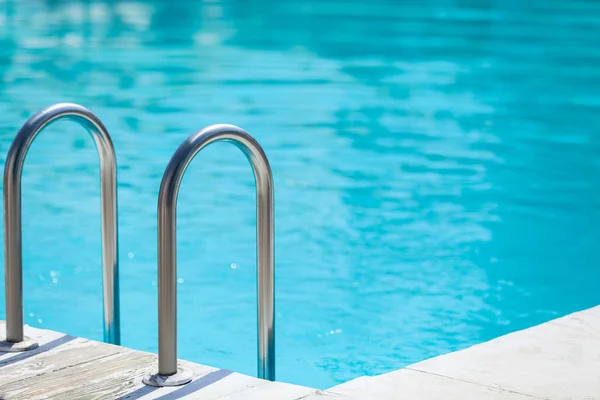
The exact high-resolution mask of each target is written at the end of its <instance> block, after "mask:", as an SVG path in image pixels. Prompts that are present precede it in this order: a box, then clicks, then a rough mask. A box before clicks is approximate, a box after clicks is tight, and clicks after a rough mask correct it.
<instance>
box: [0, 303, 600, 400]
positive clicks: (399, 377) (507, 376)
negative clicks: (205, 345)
mask: <svg viewBox="0 0 600 400" xmlns="http://www.w3.org/2000/svg"><path fill="white" fill-rule="evenodd" d="M0 332H4V323H3V322H0ZM26 334H27V335H28V336H30V337H34V338H35V339H36V340H38V341H39V343H40V347H39V348H38V349H36V350H32V351H29V352H26V353H0V399H24V398H26V399H47V398H60V399H65V400H66V399H81V398H86V399H92V398H98V399H112V398H115V399H132V400H133V399H144V400H146V399H162V400H166V399H179V398H185V399H239V400H242V399H243V400H252V399H256V400H259V399H260V400H262V399H265V400H269V399H281V400H299V399H306V400H313V399H324V400H326V399H340V400H344V399H346V400H359V399H415V400H429V399H442V398H443V399H501V400H504V399H511V400H527V399H528V400H535V399H561V400H564V399H582V400H583V399H585V400H592V399H596V400H600V306H599V307H594V308H591V309H588V310H585V311H581V312H576V313H573V314H570V315H567V316H565V317H562V318H559V319H556V320H553V321H550V322H547V323H544V324H541V325H538V326H535V327H532V328H529V329H525V330H522V331H518V332H513V333H511V334H508V335H505V336H502V337H499V338H497V339H494V340H492V341H489V342H486V343H482V344H479V345H475V346H473V347H470V348H468V349H465V350H461V351H457V352H454V353H449V354H445V355H442V356H439V357H435V358H432V359H429V360H426V361H422V362H419V363H416V364H413V365H411V366H408V367H405V368H402V369H399V370H397V371H394V372H390V373H387V374H383V375H379V376H374V377H366V376H365V377H360V378H357V379H354V380H352V381H349V382H346V383H344V384H341V385H338V386H335V387H333V388H331V389H328V390H317V389H313V388H309V387H304V386H297V385H291V384H286V383H282V382H268V381H264V380H261V379H257V378H254V377H250V376H247V375H242V374H238V373H235V372H231V371H227V370H220V369H217V368H213V367H207V366H203V365H199V364H194V363H190V362H187V361H181V362H180V363H181V365H183V366H185V367H186V368H188V369H190V370H191V371H193V373H194V380H193V382H192V383H190V384H188V385H186V386H181V387H174V388H152V387H147V386H145V385H144V384H143V383H142V382H141V380H142V377H143V376H144V375H145V374H146V373H148V372H150V371H153V370H154V368H156V355H154V354H150V353H145V352H140V351H135V350H131V349H127V348H124V347H119V346H113V345H109V344H105V343H100V342H95V341H92V340H87V339H82V338H76V337H73V336H69V335H65V334H62V333H58V332H54V331H49V330H42V329H35V328H31V327H27V328H26Z"/></svg>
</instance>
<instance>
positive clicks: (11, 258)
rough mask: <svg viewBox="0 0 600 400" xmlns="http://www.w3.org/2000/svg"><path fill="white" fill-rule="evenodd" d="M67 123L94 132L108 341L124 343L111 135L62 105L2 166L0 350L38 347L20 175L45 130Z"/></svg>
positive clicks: (42, 118) (76, 108)
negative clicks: (27, 323)
mask: <svg viewBox="0 0 600 400" xmlns="http://www.w3.org/2000/svg"><path fill="white" fill-rule="evenodd" d="M63 119H65V120H70V121H74V122H77V123H78V124H79V125H81V126H83V127H84V128H85V129H86V130H87V131H88V132H89V133H90V135H91V136H92V138H93V139H94V142H95V144H96V148H97V150H98V154H99V157H100V196H101V198H102V280H103V298H104V341H106V342H108V343H112V344H120V318H119V263H118V247H117V246H118V245H117V163H116V156H115V151H114V147H113V144H112V140H111V138H110V135H109V133H108V131H107V130H106V128H105V127H104V125H103V124H102V122H101V121H100V120H99V119H98V117H96V116H95V115H94V114H93V113H92V112H91V111H89V110H88V109H86V108H84V107H82V106H80V105H77V104H70V103H61V104H55V105H53V106H50V107H48V108H45V109H43V110H41V111H39V112H38V113H37V114H35V115H33V116H32V117H31V118H29V119H28V120H27V121H26V122H25V124H24V125H23V126H22V127H21V129H20V130H19V132H18V133H17V136H16V137H15V139H14V141H13V143H12V145H11V147H10V150H9V151H8V155H7V157H6V163H5V166H4V271H5V295H6V338H4V341H2V342H0V351H25V350H31V349H34V348H36V347H37V346H38V345H37V343H35V342H34V341H32V340H30V339H29V338H27V337H26V336H24V334H23V265H22V261H23V258H22V256H23V254H22V253H23V249H22V242H21V241H22V235H21V174H22V170H23V164H24V162H25V157H26V156H27V152H28V150H29V147H30V146H31V144H32V143H33V141H34V139H35V138H36V136H37V135H38V134H39V133H40V131H42V130H43V129H44V128H45V127H46V126H48V125H50V124H51V123H53V122H55V121H58V120H63Z"/></svg>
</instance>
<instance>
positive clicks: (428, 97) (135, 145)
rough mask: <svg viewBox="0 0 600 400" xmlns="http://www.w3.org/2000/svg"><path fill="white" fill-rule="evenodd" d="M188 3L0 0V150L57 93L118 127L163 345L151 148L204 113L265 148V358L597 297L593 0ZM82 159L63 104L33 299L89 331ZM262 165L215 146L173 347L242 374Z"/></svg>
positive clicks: (33, 182) (126, 249)
mask: <svg viewBox="0 0 600 400" xmlns="http://www.w3.org/2000/svg"><path fill="white" fill-rule="evenodd" d="M194 3H196V2H187V1H185V2H162V1H144V2H137V1H128V2H117V1H115V2H108V1H81V2H78V1H69V2H66V1H65V2H61V1H33V0H22V1H7V0H5V1H3V2H2V1H0V22H2V23H1V24H0V41H1V46H0V76H1V77H2V79H0V93H1V95H2V97H1V99H2V100H1V101H0V124H1V125H0V127H1V128H2V130H1V132H2V133H1V135H0V154H1V156H2V157H5V155H6V152H7V150H8V147H9V146H10V142H11V140H12V138H13V137H14V135H15V133H16V131H17V129H18V128H19V127H20V125H21V124H22V123H23V122H24V120H25V119H26V118H27V117H29V116H30V115H31V114H32V113H34V112H35V111H37V110H38V109H40V108H42V107H45V106H47V105H50V104H52V103H55V102H60V101H73V102H77V103H80V104H82V105H84V106H86V107H88V108H90V109H91V110H92V111H94V112H95V113H96V114H97V115H98V116H99V117H100V118H101V119H102V120H103V121H104V123H105V124H106V126H107V127H108V129H109V131H110V132H111V134H112V136H113V140H114V144H115V148H116V151H117V157H118V162H119V207H120V208H119V219H120V220H119V227H120V243H119V244H120V262H121V301H122V332H123V344H124V345H125V346H128V347H133V348H136V349H141V350H149V351H154V352H155V351H156V347H157V329H156V327H157V315H156V302H157V298H156V200H157V194H158V188H159V183H160V179H161V176H162V173H163V169H164V167H165V166H166V164H167V162H168V160H169V158H170V157H171V154H172V152H173V151H174V150H175V148H176V147H177V146H178V145H179V143H180V142H181V141H182V140H183V139H184V138H185V137H187V136H188V135H189V134H190V133H192V132H193V131H195V130H198V129H199V128H201V127H203V126H205V125H208V124H212V123H219V122H225V123H231V124H236V125H239V126H241V127H243V128H245V129H247V130H248V131H249V132H251V133H252V134H253V135H254V136H255V137H256V138H257V139H258V140H259V141H260V142H261V144H262V145H263V147H264V149H265V151H266V153H267V155H268V156H269V159H270V162H271V166H272V168H273V174H274V179H275V206H276V210H275V224H276V236H275V241H276V255H275V261H276V264H275V266H276V285H277V286H276V324H277V338H276V340H277V363H278V365H277V378H278V379H279V380H282V381H287V382H293V383H298V384H304V385H310V386H314V387H322V388H325V387H329V386H332V385H334V384H335V383H337V382H343V381H346V380H349V379H351V378H354V377H357V376H360V375H364V374H377V373H382V372H386V371H390V370H393V369H397V368H400V367H402V366H404V365H406V364H409V363H412V362H415V361H418V360H422V359H424V358H427V357H430V356H434V355H437V354H440V353H444V352H448V351H452V350H457V349H460V348H464V347H467V346H469V345H472V344H474V343H478V342H482V341H485V340H488V339H491V338H493V337H496V336H498V335H501V334H504V333H507V332H510V331H514V330H517V329H520V328H524V327H527V326H531V325H534V324H537V323H540V322H543V321H546V320H548V319H551V318H554V317H556V316H559V315H563V314H566V313H568V312H571V311H574V310H577V309H582V308H585V307H588V306H592V305H595V304H598V303H600V295H599V294H598V290H597V284H596V282H597V281H598V279H599V278H600V271H599V270H598V268H597V265H598V264H599V262H600V255H599V254H598V251H597V249H598V244H599V243H598V241H599V239H598V238H600V235H599V233H600V232H599V229H598V226H599V225H600V203H599V201H598V194H600V179H598V177H599V176H600V157H599V154H600V136H599V135H598V127H599V126H600V96H598V89H599V88H600V70H599V69H598V68H597V65H598V62H599V61H600V46H599V45H598V44H599V42H598V38H599V37H600V4H598V3H594V2H586V1H580V0H576V1H556V2H552V3H551V4H550V3H547V2H533V3H532V4H529V5H524V4H521V2H517V1H502V2H497V4H492V3H490V2H483V1H466V2H457V1H442V0H436V1H431V2H428V3H427V4H423V5H394V4H393V3H392V2H359V1H344V2H341V1H339V2H335V1H327V2H317V1H299V0H293V1H286V2H275V1H258V2H251V3H250V2H244V1H234V0H222V1H218V0H217V1H206V2H197V4H194ZM56 139H60V140H56ZM74 149H76V150H77V151H75V152H73V150H74ZM65 154H69V155H70V154H73V155H72V156H71V155H70V156H69V157H68V158H67V157H65ZM2 161H4V159H2ZM97 176H98V165H97V158H96V154H95V149H94V146H93V143H92V142H91V140H90V139H89V138H88V137H87V136H86V135H85V133H83V131H82V130H81V129H80V128H79V129H78V128H77V127H76V126H73V125H70V124H68V123H58V124H56V125H54V126H52V127H50V128H49V129H48V131H47V132H45V133H43V134H42V135H40V137H39V138H38V139H37V140H36V142H35V143H34V144H33V146H32V148H31V152H30V154H29V156H28V159H27V162H26V165H25V172H24V176H23V195H24V197H23V213H24V217H23V241H24V242H23V247H24V251H25V255H24V263H23V265H24V292H25V321H26V323H28V324H30V325H33V326H38V327H42V328H48V329H55V330H60V331H63V332H68V333H70V334H73V335H79V336H84V337H89V338H93V339H101V337H102V331H101V329H102V324H101V318H102V316H101V304H102V303H101V291H100V288H101V275H100V219H99V215H100V209H99V201H100V200H99V184H98V179H97ZM253 185H254V183H253V177H252V172H251V169H250V167H249V166H248V164H247V162H246V160H245V159H244V158H243V156H242V155H241V153H239V151H238V150H237V149H235V148H233V146H230V145H226V144H217V145H214V146H211V147H210V148H208V149H206V150H204V151H203V152H202V154H200V155H199V156H198V157H197V158H196V159H195V161H194V162H193V163H192V165H191V166H190V168H189V170H188V173H187V174H186V176H185V178H184V182H183V184H182V188H181V192H180V197H179V225H178V244H179V257H178V258H179V271H178V272H179V287H178V290H179V356H180V357H181V358H185V359H189V360H192V361H196V362H200V363H203V364H209V365H214V366H217V367H222V368H228V369H233V370H236V371H240V372H244V373H248V374H254V371H255V343H256V323H255V318H256V314H255V309H256V306H255V301H256V297H255V253H254V246H255V244H254V243H255V236H254V234H255V210H254V206H255V205H254V186H253ZM1 279H3V277H2V278H1ZM0 283H1V284H2V286H3V284H4V281H3V280H2V281H1V282H0ZM0 305H1V306H2V307H1V308H0V318H3V317H4V297H3V296H2V298H1V299H0Z"/></svg>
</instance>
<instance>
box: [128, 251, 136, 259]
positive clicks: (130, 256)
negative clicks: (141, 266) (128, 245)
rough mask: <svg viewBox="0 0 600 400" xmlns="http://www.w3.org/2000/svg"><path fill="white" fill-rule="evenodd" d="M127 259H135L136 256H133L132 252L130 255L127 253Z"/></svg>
mask: <svg viewBox="0 0 600 400" xmlns="http://www.w3.org/2000/svg"><path fill="white" fill-rule="evenodd" d="M127 257H129V258H133V257H135V254H133V253H132V252H129V253H127Z"/></svg>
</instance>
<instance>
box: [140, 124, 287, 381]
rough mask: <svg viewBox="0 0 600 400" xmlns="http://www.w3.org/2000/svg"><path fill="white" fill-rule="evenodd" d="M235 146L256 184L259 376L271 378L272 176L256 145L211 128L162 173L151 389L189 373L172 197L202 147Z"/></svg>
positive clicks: (230, 130) (238, 132)
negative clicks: (181, 348) (182, 343)
mask: <svg viewBox="0 0 600 400" xmlns="http://www.w3.org/2000/svg"><path fill="white" fill-rule="evenodd" d="M217 141H227V142H231V143H233V144H234V145H236V146H237V147H238V148H239V149H241V150H242V152H243V153H244V154H245V155H246V158H247V159H248V161H250V164H251V165H252V169H253V171H254V178H255V183H256V208H257V215H256V223H257V227H256V233H257V264H258V265H257V281H258V284H257V290H258V377H259V378H263V379H268V380H275V337H274V333H275V332H274V329H275V328H274V322H275V321H274V318H273V314H274V266H273V262H274V261H273V256H274V251H273V247H274V243H273V230H274V227H273V176H272V174H271V167H270V166H269V161H268V160H267V157H266V155H265V153H264V151H263V149H262V148H261V146H260V144H258V142H257V141H256V140H255V139H254V138H253V137H252V136H250V134H249V133H248V132H246V131H245V130H243V129H241V128H238V127H236V126H233V125H211V126H208V127H206V128H204V129H202V130H200V131H199V132H197V133H194V134H192V135H191V136H190V137H188V138H187V139H186V140H185V141H184V142H183V143H182V144H181V145H180V146H179V148H178V149H177V150H176V151H175V153H174V154H173V157H172V158H171V160H170V161H169V164H168V165H167V168H166V170H165V172H164V175H163V178H162V182H161V185H160V193H159V195H158V374H155V375H151V376H149V377H146V379H145V380H144V382H145V383H146V384H148V385H153V386H175V385H182V384H185V383H187V382H189V381H190V379H191V375H189V374H188V373H186V372H185V371H182V370H181V369H180V370H179V371H178V369H177V284H176V279H177V241H176V218H177V194H178V192H179V186H180V184H181V179H182V177H183V175H184V173H185V171H186V168H187V167H188V165H189V163H190V162H191V161H192V159H193V158H194V156H195V155H196V154H197V153H198V152H199V151H200V150H202V149H203V148H204V147H206V146H207V145H209V144H211V143H213V142H217Z"/></svg>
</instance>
